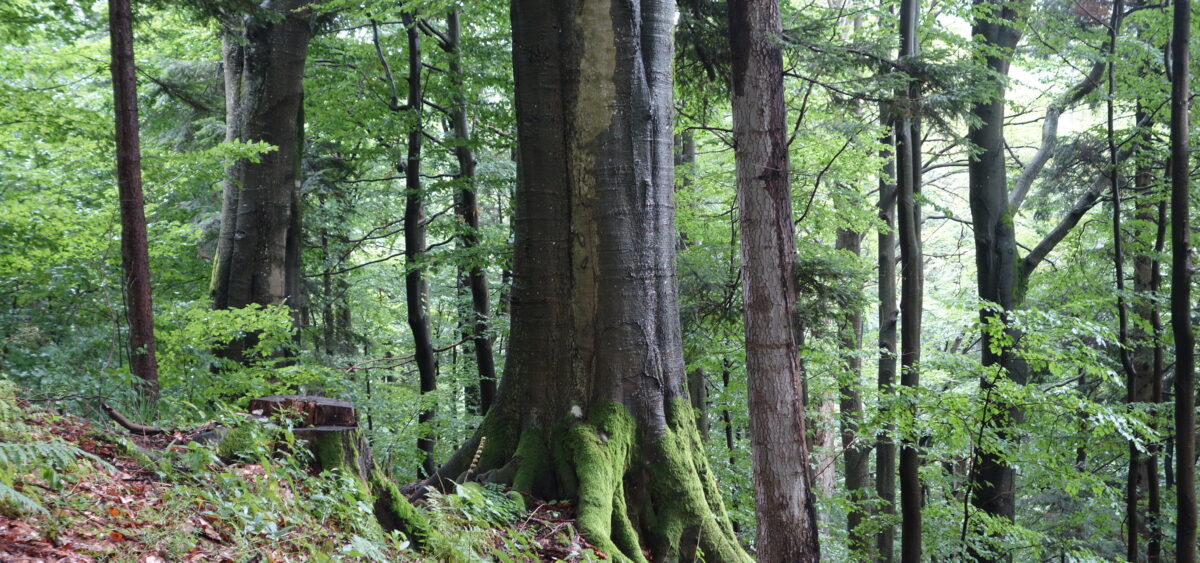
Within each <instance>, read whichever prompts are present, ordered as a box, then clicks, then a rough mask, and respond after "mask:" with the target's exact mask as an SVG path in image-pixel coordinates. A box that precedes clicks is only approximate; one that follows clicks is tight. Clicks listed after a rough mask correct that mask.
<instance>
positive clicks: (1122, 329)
mask: <svg viewBox="0 0 1200 563" xmlns="http://www.w3.org/2000/svg"><path fill="white" fill-rule="evenodd" d="M1124 10H1125V3H1124V1H1123V0H1116V1H1115V2H1114V3H1113V6H1112V14H1111V16H1110V18H1109V24H1108V55H1109V60H1110V61H1112V62H1111V63H1110V64H1109V65H1107V66H1108V73H1107V83H1108V96H1107V99H1106V100H1105V113H1106V130H1105V133H1106V135H1105V136H1106V140H1107V142H1108V184H1109V193H1110V195H1111V196H1112V237H1113V269H1114V270H1115V272H1114V280H1115V281H1116V289H1117V345H1118V348H1119V350H1118V354H1119V355H1120V361H1121V368H1122V369H1123V370H1124V372H1125V402H1126V403H1129V404H1130V405H1132V404H1133V403H1134V402H1136V401H1137V399H1138V397H1137V386H1138V373H1137V369H1136V367H1135V366H1134V361H1133V356H1132V354H1131V351H1130V342H1129V308H1128V307H1127V306H1126V303H1125V243H1124V237H1123V236H1122V233H1121V177H1120V168H1119V167H1120V159H1119V157H1118V156H1117V141H1116V131H1115V120H1116V117H1115V107H1114V105H1115V100H1114V94H1115V89H1116V78H1115V71H1116V66H1117V59H1116V54H1117V33H1118V31H1119V25H1120V23H1121V14H1122V12H1124ZM1138 467H1139V460H1138V447H1137V442H1136V441H1135V440H1130V441H1129V468H1128V470H1127V471H1126V475H1125V526H1126V543H1125V547H1126V551H1125V553H1126V554H1125V557H1126V558H1127V559H1128V560H1129V561H1137V560H1138V559H1139V556H1138V555H1139V552H1138V535H1139V533H1140V532H1141V525H1140V524H1139V522H1140V514H1139V513H1138Z"/></svg>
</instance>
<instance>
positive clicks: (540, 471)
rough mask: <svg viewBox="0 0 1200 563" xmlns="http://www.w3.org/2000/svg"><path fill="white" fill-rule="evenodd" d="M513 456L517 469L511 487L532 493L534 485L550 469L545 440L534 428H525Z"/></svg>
mask: <svg viewBox="0 0 1200 563" xmlns="http://www.w3.org/2000/svg"><path fill="white" fill-rule="evenodd" d="M515 456H516V458H517V462H518V469H517V474H516V476H514V477H513V481H512V487H513V488H514V489H516V490H518V491H522V492H526V493H532V492H533V488H534V485H536V484H537V483H538V482H539V481H541V479H542V478H543V477H544V476H545V475H546V474H547V473H548V472H549V471H550V451H549V450H547V449H546V442H545V441H544V440H542V437H541V436H540V435H539V434H538V432H537V430H536V429H526V430H525V431H524V432H522V433H521V441H520V442H518V443H517V452H516V454H515Z"/></svg>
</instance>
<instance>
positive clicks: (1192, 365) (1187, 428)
mask: <svg viewBox="0 0 1200 563" xmlns="http://www.w3.org/2000/svg"><path fill="white" fill-rule="evenodd" d="M1191 5H1192V3H1191V0H1175V4H1174V9H1173V21H1172V27H1171V48H1170V50H1171V59H1170V65H1171V167H1170V168H1171V329H1172V331H1173V332H1174V335H1175V436H1176V440H1175V463H1176V465H1177V467H1176V468H1175V483H1176V485H1175V557H1176V561H1181V562H1191V561H1195V560H1196V442H1195V440H1194V439H1193V437H1194V436H1195V435H1196V396H1195V387H1196V381H1195V377H1196V374H1195V370H1196V359H1195V347H1196V341H1195V335H1194V334H1193V332H1192V330H1193V329H1192V297H1191V291H1192V276H1191V271H1190V269H1189V253H1190V244H1189V242H1190V241H1189V238H1190V236H1191V234H1190V230H1189V225H1191V218H1190V215H1191V213H1190V208H1189V203H1188V191H1189V189H1190V187H1191V177H1190V176H1191V175H1190V170H1191V165H1190V164H1189V162H1190V160H1189V158H1188V156H1189V150H1190V146H1189V143H1188V121H1189V120H1188V110H1189V108H1190V107H1191V101H1190V99H1189V97H1188V96H1189V95H1188V77H1189V75H1190V73H1189V63H1190V60H1191V59H1190V53H1189V49H1188V42H1189V40H1190V38H1191V20H1192V13H1191Z"/></svg>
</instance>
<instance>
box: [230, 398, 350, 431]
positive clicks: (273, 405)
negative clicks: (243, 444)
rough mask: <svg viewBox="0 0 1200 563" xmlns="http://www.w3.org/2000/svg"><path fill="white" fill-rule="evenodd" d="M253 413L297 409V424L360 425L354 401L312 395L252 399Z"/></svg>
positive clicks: (292, 411) (286, 411)
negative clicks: (298, 418) (352, 402)
mask: <svg viewBox="0 0 1200 563" xmlns="http://www.w3.org/2000/svg"><path fill="white" fill-rule="evenodd" d="M250 413H251V414H254V415H257V416H266V417H271V416H273V415H276V414H278V413H294V414H296V415H299V416H300V420H299V421H298V423H297V426H299V427H301V428H312V427H320V426H344V427H356V426H358V412H357V411H355V410H354V405H353V404H351V403H349V402H347V401H339V400H337V399H330V398H328V397H316V396H312V395H276V396H273V397H260V398H258V399H252V400H251V401H250Z"/></svg>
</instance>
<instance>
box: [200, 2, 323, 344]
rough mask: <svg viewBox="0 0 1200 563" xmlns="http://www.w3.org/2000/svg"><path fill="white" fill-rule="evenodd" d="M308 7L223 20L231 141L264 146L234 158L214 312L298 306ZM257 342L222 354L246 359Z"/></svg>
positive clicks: (277, 6)
mask: <svg viewBox="0 0 1200 563" xmlns="http://www.w3.org/2000/svg"><path fill="white" fill-rule="evenodd" d="M309 3H310V0H267V1H266V2H264V3H263V4H262V5H261V6H260V7H258V8H256V9H254V10H252V11H251V12H250V13H248V14H239V15H234V16H230V17H227V18H225V20H224V21H223V22H222V32H223V35H224V38H223V42H224V47H223V57H224V63H225V114H226V118H225V127H226V131H225V138H226V140H228V141H242V142H264V143H267V144H270V145H271V146H273V147H274V150H272V151H270V152H267V153H265V154H263V155H262V156H261V158H260V159H259V161H258V162H254V161H252V160H250V159H244V158H243V159H238V160H236V161H234V163H233V164H231V165H230V166H229V168H228V169H227V170H226V174H225V188H224V202H223V204H222V206H221V232H220V235H219V237H218V239H217V256H216V259H215V260H214V263H213V278H212V286H211V293H212V299H213V307H214V308H217V309H233V308H240V307H245V306H247V305H250V304H258V305H279V304H286V305H291V306H293V307H295V306H297V305H299V299H300V295H299V293H300V248H299V244H300V153H301V150H302V137H301V135H302V127H303V126H302V123H301V118H300V116H301V111H302V109H303V79H304V60H305V57H306V55H307V52H308V43H309V40H310V39H311V38H312V15H311V14H310V13H309V12H308V11H307V10H305V8H306V7H307V6H308V5H309ZM252 338H253V337H252V336H251V337H248V338H247V339H243V340H239V341H235V342H231V343H230V344H229V345H228V346H227V347H226V348H225V349H224V350H222V354H223V355H224V356H225V357H227V358H229V359H232V360H235V361H240V360H241V359H242V354H243V351H244V350H245V349H246V348H247V346H248V345H250V344H251V342H250V341H249V340H250V339H252Z"/></svg>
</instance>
